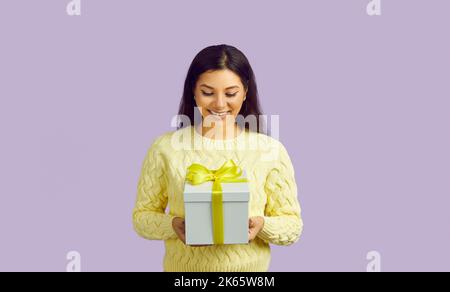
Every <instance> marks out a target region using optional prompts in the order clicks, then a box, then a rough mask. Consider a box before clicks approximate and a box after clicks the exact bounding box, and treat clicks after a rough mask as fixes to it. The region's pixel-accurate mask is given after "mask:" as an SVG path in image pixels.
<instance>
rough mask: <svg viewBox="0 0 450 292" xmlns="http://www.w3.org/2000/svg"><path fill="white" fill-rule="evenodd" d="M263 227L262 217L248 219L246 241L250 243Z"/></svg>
mask: <svg viewBox="0 0 450 292" xmlns="http://www.w3.org/2000/svg"><path fill="white" fill-rule="evenodd" d="M263 227H264V217H262V216H256V217H250V219H248V241H252V240H253V239H255V237H256V236H257V235H258V233H259V232H260V231H261V230H262V229H263Z"/></svg>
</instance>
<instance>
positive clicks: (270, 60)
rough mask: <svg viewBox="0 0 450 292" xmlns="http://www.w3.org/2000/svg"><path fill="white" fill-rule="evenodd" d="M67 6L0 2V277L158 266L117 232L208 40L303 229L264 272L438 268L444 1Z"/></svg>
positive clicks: (443, 242)
mask: <svg viewBox="0 0 450 292" xmlns="http://www.w3.org/2000/svg"><path fill="white" fill-rule="evenodd" d="M68 2H69V0H42V1H32V0H28V1H24V0H2V1H1V2H0V97H1V100H0V101H1V103H0V105H1V106H0V129H1V132H0V133H1V146H0V147H1V151H0V161H1V163H0V177H1V184H0V195H1V196H0V233H1V234H0V237H1V238H0V246H1V248H0V271H7V270H13V271H65V267H66V264H67V260H66V253H67V252H69V251H70V250H77V251H79V252H80V253H81V256H82V270H83V271H161V270H162V258H163V253H164V248H163V242H162V241H146V240H144V239H141V238H139V237H138V236H137V235H136V234H135V232H134V231H133V229H132V224H131V210H132V208H133V205H134V200H135V196H136V188H137V180H138V175H139V173H140V167H141V163H142V161H143V158H144V156H145V153H146V151H147V149H148V147H149V146H150V144H151V142H152V141H153V139H154V138H155V137H156V136H158V135H160V134H162V133H164V132H166V131H169V130H171V129H172V128H171V127H170V120H171V118H172V116H173V115H174V114H176V111H177V106H178V103H179V99H180V97H181V93H182V87H183V82H184V78H185V75H186V72H187V69H188V66H189V64H190V62H191V61H192V59H193V57H194V56H195V54H196V53H197V52H198V51H199V50H201V49H202V48H204V47H206V46H209V45H212V44H220V43H227V44H231V45H235V46H237V47H238V48H240V49H241V50H242V51H243V52H244V53H245V54H246V55H247V56H248V58H249V60H250V62H251V64H252V66H253V69H254V71H255V73H256V78H257V82H258V86H259V90H260V96H261V102H262V105H263V110H264V111H265V113H266V114H279V115H280V116H281V117H280V121H281V136H280V139H281V141H282V142H283V143H284V144H285V145H286V148H287V149H288V151H289V153H290V155H291V158H292V161H293V163H294V166H295V169H296V175H297V183H298V185H299V199H300V202H301V204H302V208H303V218H304V220H305V231H304V234H303V237H302V239H301V241H299V242H298V243H297V244H295V245H293V246H290V247H278V246H272V251H273V253H272V264H271V269H270V270H271V271H365V270H366V265H367V263H368V261H367V260H366V254H367V253H368V252H369V251H371V250H377V251H379V252H380V253H381V256H382V259H381V260H382V270H383V271H400V270H402V271H431V270H433V271H434V270H438V271H441V270H447V271H448V270H450V248H449V247H450V236H449V222H450V215H449V214H450V213H449V212H448V208H449V205H450V198H449V193H450V183H449V181H450V180H449V178H450V173H449V165H450V155H449V150H448V149H450V137H449V125H450V115H449V113H448V109H449V106H450V102H449V101H448V99H449V97H450V89H449V86H448V81H449V75H450V74H449V73H450V72H449V70H450V69H449V68H450V56H449V52H450V42H449V37H448V28H449V27H450V17H449V13H450V2H449V1H447V0H434V1H410V0H396V1H389V0H383V1H382V4H383V6H382V9H383V15H382V16H381V17H370V16H368V15H367V14H366V11H365V9H366V5H367V3H368V2H369V0H347V1H334V0H328V1H323V0H321V1H318V0H309V1H299V0H295V1H294V0H290V1H260V0H252V1H249V0H247V1H237V0H231V1H226V2H224V1H211V0H202V1H199V0H195V1H192V0H190V1H182V0H178V1H174V0H169V1H168V0H164V1H162V0H161V1H145V0H134V1H112V0H82V16H81V17H69V16H67V15H66V12H65V7H66V5H67V3H68ZM446 83H447V84H446ZM294 118H296V119H294Z"/></svg>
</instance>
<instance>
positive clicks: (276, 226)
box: [258, 143, 303, 245]
mask: <svg viewBox="0 0 450 292" xmlns="http://www.w3.org/2000/svg"><path fill="white" fill-rule="evenodd" d="M264 190H265V193H266V195H267V203H266V207H265V212H264V227H263V229H262V230H261V231H260V232H259V234H258V237H259V238H261V239H262V240H264V241H266V242H268V243H272V244H276V245H290V244H293V243H295V242H296V241H298V239H299V238H300V235H301V233H302V231H303V220H302V218H301V208H300V204H299V202H298V199H297V184H296V182H295V172H294V168H293V166H292V162H291V159H290V158H289V155H288V153H287V151H286V149H285V147H284V146H283V145H282V144H281V143H280V144H279V156H278V161H277V163H275V165H274V168H272V169H271V170H270V171H269V174H268V175H267V178H266V182H265V185H264Z"/></svg>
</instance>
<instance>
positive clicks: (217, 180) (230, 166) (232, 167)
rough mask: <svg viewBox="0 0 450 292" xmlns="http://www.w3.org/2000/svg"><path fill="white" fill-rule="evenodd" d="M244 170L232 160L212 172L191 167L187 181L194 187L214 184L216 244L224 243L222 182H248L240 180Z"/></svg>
mask: <svg viewBox="0 0 450 292" xmlns="http://www.w3.org/2000/svg"><path fill="white" fill-rule="evenodd" d="M241 175H242V170H241V169H240V167H239V166H237V165H236V163H235V162H234V161H233V160H232V159H230V160H228V161H227V162H225V163H224V164H223V165H222V166H221V167H220V168H219V169H217V170H210V169H208V168H206V167H205V166H203V165H201V164H198V163H194V164H192V165H191V166H189V168H188V171H187V174H186V180H187V181H188V182H189V183H190V184H192V185H199V184H202V183H205V182H207V181H212V182H213V187H212V220H213V235H214V244H223V243H224V224H223V193H222V184H221V183H222V182H227V183H228V182H231V183H237V182H247V181H248V180H247V179H246V178H240V176H241Z"/></svg>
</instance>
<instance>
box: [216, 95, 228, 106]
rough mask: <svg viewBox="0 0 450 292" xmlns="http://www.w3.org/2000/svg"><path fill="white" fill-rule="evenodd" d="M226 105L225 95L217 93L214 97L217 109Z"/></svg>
mask: <svg viewBox="0 0 450 292" xmlns="http://www.w3.org/2000/svg"><path fill="white" fill-rule="evenodd" d="M226 105H227V101H226V100H225V97H224V96H223V95H221V94H219V95H218V96H217V98H216V107H217V108H218V109H221V108H224V107H225V106H226Z"/></svg>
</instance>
